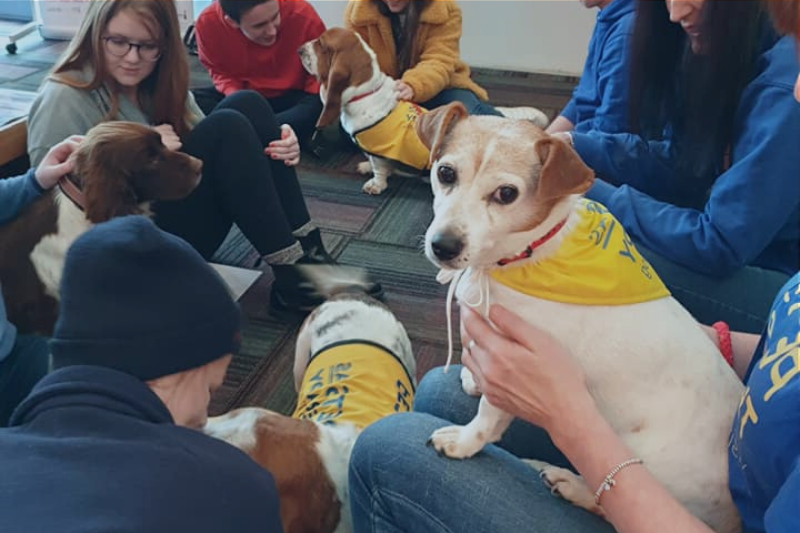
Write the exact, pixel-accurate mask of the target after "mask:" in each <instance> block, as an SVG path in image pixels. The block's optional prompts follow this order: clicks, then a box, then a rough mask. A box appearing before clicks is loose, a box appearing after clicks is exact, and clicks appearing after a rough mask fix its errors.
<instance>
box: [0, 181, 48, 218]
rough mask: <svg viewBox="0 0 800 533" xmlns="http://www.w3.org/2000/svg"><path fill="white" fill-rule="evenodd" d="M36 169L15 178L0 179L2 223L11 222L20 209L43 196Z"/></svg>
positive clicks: (0, 215)
mask: <svg viewBox="0 0 800 533" xmlns="http://www.w3.org/2000/svg"><path fill="white" fill-rule="evenodd" d="M35 172H36V169H33V168H32V169H30V170H29V171H28V172H27V173H26V174H23V175H22V176H17V177H15V178H7V179H2V180H0V224H5V223H7V222H10V221H11V220H13V219H14V217H16V216H17V215H18V214H19V212H20V211H22V210H23V209H24V208H25V207H27V206H28V205H29V204H30V203H31V202H33V201H34V200H35V199H37V198H38V197H39V196H41V194H42V192H43V190H42V188H41V186H40V185H39V182H37V181H36V175H35Z"/></svg>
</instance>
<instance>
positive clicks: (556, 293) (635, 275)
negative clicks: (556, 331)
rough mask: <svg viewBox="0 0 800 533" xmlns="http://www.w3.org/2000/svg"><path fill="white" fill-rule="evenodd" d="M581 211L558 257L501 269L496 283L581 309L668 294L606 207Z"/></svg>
mask: <svg viewBox="0 0 800 533" xmlns="http://www.w3.org/2000/svg"><path fill="white" fill-rule="evenodd" d="M578 212H579V214H580V217H581V218H580V221H579V222H578V225H577V226H576V228H575V230H574V231H573V232H572V233H570V234H569V235H567V236H566V238H565V239H564V242H563V243H562V244H561V246H560V247H559V249H558V251H557V252H556V253H555V255H553V256H551V257H548V258H546V259H543V260H542V261H539V262H537V263H527V264H523V265H521V266H515V265H514V263H512V264H510V265H508V266H505V267H501V268H497V269H495V270H492V272H491V276H492V278H494V279H495V280H497V281H498V282H500V283H502V284H503V285H506V286H508V287H510V288H512V289H514V290H516V291H519V292H522V293H525V294H529V295H531V296H534V297H536V298H542V299H544V300H552V301H555V302H564V303H571V304H581V305H627V304H635V303H642V302H647V301H650V300H656V299H659V298H664V297H666V296H669V295H670V292H669V290H668V289H667V287H666V286H665V285H664V283H663V282H662V281H661V279H660V278H659V277H658V274H656V272H655V270H653V267H651V266H650V263H648V262H647V260H646V259H645V258H644V257H642V256H641V254H639V252H638V250H636V247H635V246H634V245H633V242H632V241H631V239H630V237H629V236H628V234H627V233H626V232H625V230H624V229H623V227H622V224H620V223H619V221H618V220H617V219H616V218H614V216H613V215H612V214H611V213H610V212H609V211H608V209H606V207H605V206H603V205H602V204H599V203H597V202H593V201H590V200H586V199H582V200H581V205H580V206H579V210H578Z"/></svg>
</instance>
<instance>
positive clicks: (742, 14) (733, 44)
mask: <svg viewBox="0 0 800 533" xmlns="http://www.w3.org/2000/svg"><path fill="white" fill-rule="evenodd" d="M702 9H703V10H702V15H701V16H702V19H701V20H702V23H701V24H702V27H703V36H704V41H703V46H704V51H703V53H702V54H695V53H693V52H691V49H690V47H689V42H688V38H687V35H686V32H684V31H683V29H682V28H681V27H680V25H679V24H675V23H673V22H671V21H670V16H669V12H668V11H667V9H666V8H665V6H664V0H638V2H637V12H636V23H635V25H634V33H633V39H632V42H631V64H632V66H631V73H630V76H631V82H630V83H631V88H630V102H629V103H630V121H631V128H632V131H633V132H635V133H639V134H641V135H642V136H644V137H645V138H647V139H663V138H664V136H665V131H669V130H671V133H669V134H668V135H671V136H672V140H673V147H674V150H675V153H676V156H677V161H678V167H677V172H676V180H681V181H682V182H683V183H684V185H686V186H689V187H691V188H696V189H697V190H702V191H707V190H708V189H709V187H710V186H711V184H712V182H713V180H715V179H716V178H717V177H718V176H719V174H720V173H721V171H722V169H723V168H724V164H725V163H724V161H725V152H726V150H727V149H728V147H729V146H730V144H731V142H732V141H733V136H734V130H735V119H736V116H737V115H736V109H737V107H738V106H739V100H740V98H741V95H742V93H743V92H744V89H745V87H746V86H747V85H748V84H749V83H750V82H751V81H752V79H753V76H754V75H755V74H756V72H757V66H758V59H759V57H760V55H761V53H762V52H763V49H764V47H765V45H766V44H767V43H770V46H771V45H772V44H774V42H775V41H777V38H778V37H777V35H776V34H775V31H774V30H773V28H772V26H771V25H770V24H769V18H768V16H767V14H766V12H765V11H764V9H763V4H762V3H761V2H760V1H759V0H736V1H726V0H709V1H708V2H705V3H704V4H703V8H702ZM720 87H724V88H725V90H724V91H720V89H719V88H720Z"/></svg>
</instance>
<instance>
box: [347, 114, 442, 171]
mask: <svg viewBox="0 0 800 533" xmlns="http://www.w3.org/2000/svg"><path fill="white" fill-rule="evenodd" d="M425 113H427V111H426V110H425V109H423V108H421V107H420V106H418V105H417V104H415V103H412V102H405V101H403V102H398V104H397V107H395V108H394V110H393V111H392V112H391V113H390V114H389V115H387V116H386V118H384V119H383V120H381V121H380V122H378V123H377V124H375V125H374V126H370V127H369V128H367V129H365V130H361V131H359V132H356V133H355V134H354V135H353V139H354V140H355V142H356V144H357V145H358V147H359V148H361V149H362V150H364V151H365V152H367V153H369V154H374V155H376V156H379V157H383V158H386V159H391V160H393V161H398V162H400V163H402V164H404V165H408V166H410V167H413V168H415V169H417V170H422V169H425V168H430V167H429V166H428V163H429V161H430V157H431V151H430V150H428V147H427V146H425V145H424V144H422V141H421V140H420V138H419V135H417V130H416V123H417V119H418V118H419V117H421V116H422V115H423V114H425Z"/></svg>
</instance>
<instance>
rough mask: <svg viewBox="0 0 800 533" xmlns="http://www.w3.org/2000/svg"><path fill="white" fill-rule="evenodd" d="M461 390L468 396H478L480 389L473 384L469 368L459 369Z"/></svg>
mask: <svg viewBox="0 0 800 533" xmlns="http://www.w3.org/2000/svg"><path fill="white" fill-rule="evenodd" d="M461 388H462V389H464V392H466V393H467V394H469V395H470V396H480V395H481V388H480V387H479V386H478V384H477V383H475V376H473V375H472V372H470V370H469V368H467V367H465V366H462V367H461Z"/></svg>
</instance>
